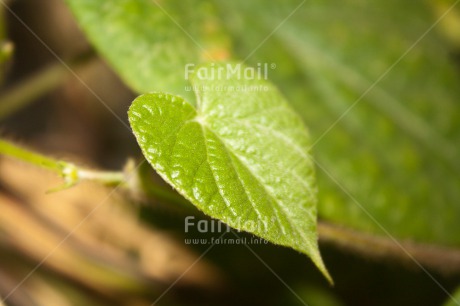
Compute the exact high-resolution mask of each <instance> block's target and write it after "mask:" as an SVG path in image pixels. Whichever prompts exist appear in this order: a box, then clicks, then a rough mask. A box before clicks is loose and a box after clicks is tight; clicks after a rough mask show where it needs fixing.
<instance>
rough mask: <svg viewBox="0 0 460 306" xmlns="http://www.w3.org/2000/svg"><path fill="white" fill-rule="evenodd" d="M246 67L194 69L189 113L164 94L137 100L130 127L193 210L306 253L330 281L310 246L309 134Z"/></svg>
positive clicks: (314, 236)
mask: <svg viewBox="0 0 460 306" xmlns="http://www.w3.org/2000/svg"><path fill="white" fill-rule="evenodd" d="M229 65H230V66H229ZM232 67H241V70H240V72H241V73H239V72H237V71H236V72H235V71H232V69H233V68H232ZM244 69H246V68H245V67H244V66H243V65H242V64H237V63H227V64H224V63H222V64H218V65H217V64H216V65H215V64H208V65H206V66H201V67H197V72H196V73H195V75H194V77H193V79H192V85H193V87H194V89H195V90H196V95H197V108H196V109H195V108H194V107H193V106H192V105H191V104H190V103H188V101H185V100H184V99H182V98H181V97H178V96H174V95H170V94H165V93H151V94H145V95H142V96H140V97H139V98H137V99H136V100H135V101H134V102H133V104H132V105H131V108H130V110H129V120H130V123H131V127H132V129H133V131H134V134H135V135H136V138H137V141H138V143H139V145H140V147H141V149H142V151H143V153H144V156H145V157H146V158H147V160H148V161H149V162H150V164H151V165H152V166H153V168H155V170H156V171H157V172H158V173H159V174H160V175H161V176H162V177H163V178H164V179H165V180H166V181H167V182H169V183H170V184H171V185H172V186H173V187H174V188H176V189H177V191H178V192H180V193H181V194H182V195H183V196H184V197H186V198H187V199H188V200H189V201H190V202H192V203H193V204H194V205H195V206H197V207H198V208H199V209H201V210H202V211H203V212H205V213H206V214H208V215H210V216H211V217H213V218H217V219H220V220H222V221H224V222H225V223H227V224H229V225H230V226H232V227H234V228H236V229H239V230H244V231H248V232H251V233H254V234H256V235H258V236H260V237H263V238H265V239H267V240H269V241H271V242H273V243H276V244H280V245H284V246H290V247H292V248H294V249H296V250H298V251H300V252H303V253H305V254H307V255H308V256H310V258H311V259H312V260H313V262H314V263H315V264H316V265H317V266H318V268H319V269H320V270H321V271H322V272H323V274H324V275H325V276H326V277H327V278H328V279H329V280H330V277H329V275H328V273H327V271H326V268H325V267H324V264H323V262H322V260H321V257H320V254H319V251H318V245H317V233H316V185H315V178H314V167H313V164H312V160H311V158H310V155H309V146H310V138H309V135H308V132H307V130H306V128H305V126H304V125H303V124H302V121H301V119H300V118H299V117H298V116H297V114H295V112H293V111H292V110H291V108H290V107H289V105H288V104H287V103H286V101H285V99H284V98H283V97H282V95H281V94H280V93H279V92H278V90H277V89H276V88H275V87H274V86H273V85H272V84H271V83H269V82H268V81H265V80H259V79H258V78H257V77H255V78H249V79H248V78H243V75H242V72H243V71H245V70H244ZM206 75H207V76H208V78H205V76H206ZM200 76H201V77H200Z"/></svg>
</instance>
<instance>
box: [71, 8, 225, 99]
mask: <svg viewBox="0 0 460 306" xmlns="http://www.w3.org/2000/svg"><path fill="white" fill-rule="evenodd" d="M66 1H67V3H68V4H69V6H70V8H71V9H72V11H73V12H74V14H75V15H76V17H77V18H78V21H79V24H80V25H81V26H82V27H83V29H84V30H85V31H86V33H87V35H88V38H89V39H90V40H91V41H92V42H93V43H94V46H95V47H96V48H97V49H98V50H99V51H100V52H101V53H102V55H103V56H104V57H105V58H106V59H107V61H108V62H109V63H110V64H111V65H112V66H113V67H114V68H115V69H116V71H117V72H118V73H119V75H120V76H121V78H122V79H123V80H124V81H125V82H126V83H127V84H128V85H129V86H131V88H132V89H133V90H135V91H137V92H139V93H143V92H148V91H151V90H158V89H161V90H166V91H168V92H171V93H176V94H181V95H183V96H188V98H190V100H193V93H192V92H190V91H185V86H187V85H188V81H187V80H185V78H184V67H185V65H186V64H188V63H194V64H197V63H200V62H201V61H204V60H209V59H222V58H225V57H227V54H226V50H227V49H228V43H229V41H228V39H227V36H226V35H225V33H224V32H223V31H222V28H221V25H220V23H219V20H218V19H217V18H216V17H214V16H216V12H215V10H214V6H213V5H211V3H206V2H205V1H193V0H184V1H156V0H116V1H93V0H66ZM178 22H180V24H178Z"/></svg>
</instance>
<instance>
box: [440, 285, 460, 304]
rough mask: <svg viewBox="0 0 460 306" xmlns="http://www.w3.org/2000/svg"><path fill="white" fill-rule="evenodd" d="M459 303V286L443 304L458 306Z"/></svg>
mask: <svg viewBox="0 0 460 306" xmlns="http://www.w3.org/2000/svg"><path fill="white" fill-rule="evenodd" d="M459 303H460V287H458V288H457V289H456V290H455V291H454V292H453V293H452V296H451V297H449V298H448V299H447V301H446V302H445V303H444V304H443V306H458V304H459Z"/></svg>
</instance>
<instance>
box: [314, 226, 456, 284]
mask: <svg viewBox="0 0 460 306" xmlns="http://www.w3.org/2000/svg"><path fill="white" fill-rule="evenodd" d="M318 233H319V240H320V242H322V243H324V244H328V245H331V246H334V247H337V248H340V249H343V250H345V251H349V252H352V253H356V254H358V255H362V256H365V257H366V258H369V259H375V260H382V261H391V262H396V263H401V264H403V265H405V266H408V267H414V268H418V269H422V268H423V269H425V268H427V269H429V270H433V271H437V272H440V273H442V274H445V275H454V274H460V249H455V248H451V247H445V246H438V245H431V244H423V243H416V242H413V241H409V240H394V239H392V238H390V237H388V238H387V237H383V236H376V235H371V234H367V233H362V232H358V231H356V230H352V229H349V228H345V227H342V226H337V225H332V224H330V223H325V222H319V223H318Z"/></svg>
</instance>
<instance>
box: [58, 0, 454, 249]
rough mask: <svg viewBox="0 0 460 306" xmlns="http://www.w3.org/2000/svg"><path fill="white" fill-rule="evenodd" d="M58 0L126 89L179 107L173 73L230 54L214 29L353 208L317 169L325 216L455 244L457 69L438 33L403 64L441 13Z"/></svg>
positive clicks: (354, 0) (179, 76) (288, 4)
mask: <svg viewBox="0 0 460 306" xmlns="http://www.w3.org/2000/svg"><path fill="white" fill-rule="evenodd" d="M67 1H68V3H69V4H70V6H71V8H72V9H73V11H74V12H75V14H76V16H77V18H78V19H79V21H80V23H81V24H82V26H83V28H84V29H85V30H86V32H87V33H88V36H89V38H90V39H91V40H92V42H93V43H94V44H95V45H96V47H97V48H98V49H99V50H100V52H101V53H102V54H103V55H104V56H105V57H106V58H108V60H109V62H111V63H112V65H113V66H114V68H115V69H116V70H117V71H118V72H119V74H120V75H121V76H122V77H123V78H124V79H125V81H126V82H127V83H128V84H130V85H131V86H132V87H133V88H134V89H135V90H137V91H142V92H144V91H150V90H153V89H155V90H161V91H167V92H171V93H174V94H181V95H184V96H186V98H187V99H188V100H189V101H191V99H192V98H191V97H190V96H189V94H188V93H187V92H184V91H183V86H184V84H185V83H184V82H185V80H184V78H183V71H184V65H185V64H186V63H187V62H192V63H193V62H198V61H200V59H202V58H203V56H202V53H203V50H202V49H209V48H210V49H213V48H214V47H213V46H214V44H216V47H215V49H216V50H221V49H220V47H219V46H228V45H229V44H228V41H227V40H226V39H225V36H223V37H224V38H223V39H222V41H224V43H222V41H220V40H219V39H217V38H216V37H219V35H218V34H219V33H223V30H222V29H221V28H220V25H221V23H222V24H223V25H224V26H225V27H226V28H227V30H228V31H229V32H230V33H232V36H233V40H234V42H233V45H234V46H235V50H234V51H235V52H236V54H238V55H239V57H240V58H241V59H244V58H245V57H246V55H248V54H250V53H252V52H253V50H254V49H255V53H254V54H252V56H251V57H250V58H249V62H250V63H253V64H256V63H258V62H268V63H274V64H276V65H277V68H276V69H275V70H273V71H270V75H269V77H270V78H272V79H273V80H275V82H276V83H277V84H278V85H279V86H280V88H281V89H282V91H283V92H284V93H285V94H286V95H287V96H288V98H289V101H291V102H292V103H293V105H294V107H295V108H296V109H297V110H298V112H299V113H300V114H301V116H302V117H303V118H304V119H305V122H306V123H307V125H308V126H309V127H310V130H311V132H312V136H313V143H315V146H314V148H313V153H314V155H315V156H316V159H317V160H318V161H319V163H320V164H321V165H322V167H324V168H325V169H327V171H328V172H329V173H330V174H331V175H332V176H334V177H335V178H336V179H337V180H338V182H339V183H340V184H341V185H342V186H343V187H344V188H346V189H347V190H349V192H350V194H352V195H353V196H354V197H355V199H356V201H357V202H358V203H359V204H360V205H361V206H362V207H360V205H358V204H357V203H356V201H354V200H352V199H351V198H350V197H349V196H348V195H347V194H345V193H344V192H343V190H342V189H341V188H340V187H338V186H337V185H336V184H335V183H334V182H332V181H331V179H330V177H329V176H328V175H327V174H324V173H323V172H322V171H320V173H322V174H321V176H320V178H319V179H320V181H319V213H320V216H321V217H322V218H324V219H327V220H329V221H333V222H336V223H339V224H344V225H347V226H350V227H353V228H356V229H361V230H365V231H369V232H373V233H379V234H382V227H383V228H385V229H387V230H388V231H389V232H390V233H391V234H393V235H395V236H396V237H399V238H412V239H416V240H419V241H426V242H435V243H443V244H450V245H460V222H458V219H459V217H460V205H459V203H458V201H459V200H458V199H460V179H459V176H460V162H459V160H458V158H457V156H460V152H459V145H458V144H459V143H460V111H459V102H458V101H460V86H458V84H459V81H460V80H459V73H458V70H459V69H458V67H457V66H455V62H454V61H453V60H451V58H450V57H449V48H448V46H447V44H445V43H444V41H443V40H442V39H441V38H440V36H438V33H437V31H436V28H435V29H433V30H432V31H430V32H429V33H428V34H427V35H425V36H424V37H423V39H421V40H420V41H419V42H418V43H417V44H416V45H415V46H414V48H413V49H411V50H410V52H408V53H407V54H406V55H405V57H404V58H402V59H400V57H401V56H402V55H403V54H404V53H405V52H406V51H407V50H408V49H409V48H411V47H412V45H413V44H414V43H415V42H416V41H417V40H418V39H419V38H421V36H422V35H423V34H424V32H425V31H426V30H427V29H428V28H430V26H431V25H432V24H433V23H434V21H435V18H437V16H439V12H436V14H435V13H434V12H433V9H432V6H431V5H429V4H428V3H427V2H425V1H416V2H415V1H396V0H376V1H362V0H348V1H338V0H331V1H319V0H315V1H304V2H302V1H285V0H283V1H281V0H278V1H262V0H253V1H247V0H235V1H223V0H222V1H215V2H206V3H207V4H206V5H205V4H202V2H203V1H191V0H189V1H168V2H159V3H161V5H162V9H161V8H159V7H158V6H157V5H155V3H154V2H153V1H148V0H119V1H115V2H116V4H115V3H112V2H111V3H110V4H109V3H108V2H102V1H91V0H67ZM210 3H212V5H213V6H211V4H210ZM451 3H453V2H451ZM202 6H204V7H202ZM216 8H217V9H218V11H219V12H220V15H221V17H220V18H221V23H219V22H217V21H216V20H219V18H217V17H216V16H213V15H212V14H213V13H215V12H216ZM165 11H167V13H165ZM168 15H169V16H172V17H173V18H174V19H175V20H176V21H177V22H178V23H179V24H180V25H181V26H182V27H183V28H184V29H185V30H187V31H188V33H190V34H191V35H192V36H193V38H194V40H195V41H196V42H198V43H199V44H202V45H203V46H204V48H199V47H197V46H196V45H195V43H194V42H193V41H192V40H191V39H190V37H188V36H187V35H186V34H184V33H183V31H182V30H181V29H180V28H179V27H177V25H176V24H175V23H174V22H172V21H171V19H170V18H169V17H168ZM209 20H210V24H209ZM279 25H280V26H279ZM275 28H276V31H274V32H273V35H272V36H270V37H269V39H267V40H266V41H265V39H266V38H267V35H269V34H270V33H272V31H273V30H274V29H275ZM209 29H210V30H209ZM206 31H210V32H211V33H212V34H211V35H207V34H206V33H207V32H206ZM264 41H265V42H264ZM262 42H264V43H263V44H262V45H261V47H260V48H259V49H257V47H258V46H259V44H260V43H262ZM395 63H396V65H394V67H393V68H392V69H391V71H389V72H388V73H387V74H386V75H385V76H384V77H383V78H382V79H380V77H381V76H382V74H383V73H385V72H386V70H387V69H388V68H389V67H392V65H393V64H395ZM376 80H379V82H378V83H377V84H376V85H375V86H374V85H373V83H374V81H376ZM363 93H365V96H364V97H363V98H360V97H361V95H362V94H363ZM358 99H360V100H359V103H358V104H357V105H356V106H355V107H354V108H353V109H352V110H351V111H350V112H349V113H347V115H346V116H344V117H343V118H342V120H340V122H339V123H338V124H337V125H336V126H335V127H334V128H333V129H331V130H330V131H328V129H329V127H331V125H332V124H334V122H335V121H336V119H337V118H339V117H340V116H341V115H342V114H343V113H344V112H345V111H346V110H347V109H348V107H350V106H351V105H353V103H354V102H355V101H356V100H358ZM327 131H328V132H327ZM324 132H327V133H326V134H325V136H324V137H322V135H323V133H324ZM316 140H318V142H316ZM369 216H373V218H374V220H372V218H370V217H369Z"/></svg>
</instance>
